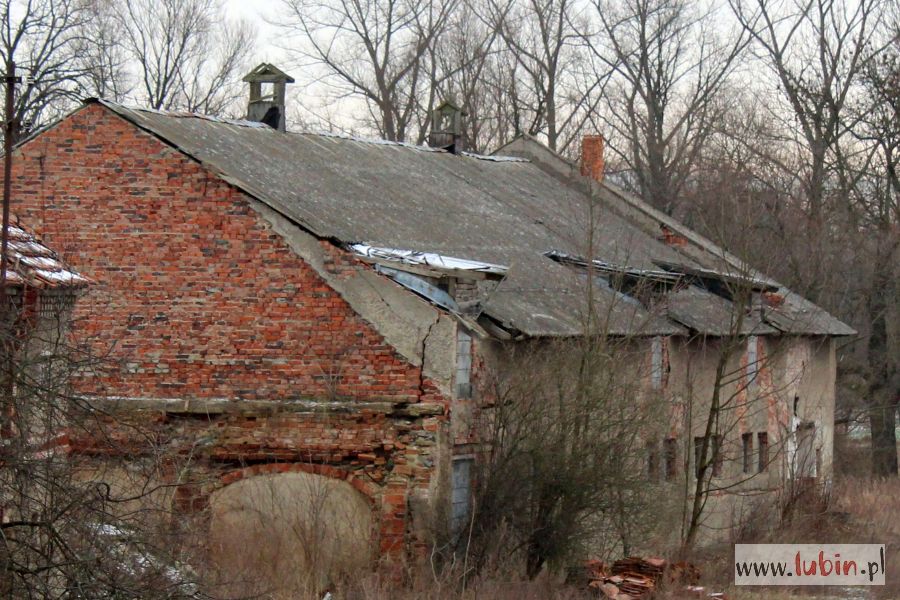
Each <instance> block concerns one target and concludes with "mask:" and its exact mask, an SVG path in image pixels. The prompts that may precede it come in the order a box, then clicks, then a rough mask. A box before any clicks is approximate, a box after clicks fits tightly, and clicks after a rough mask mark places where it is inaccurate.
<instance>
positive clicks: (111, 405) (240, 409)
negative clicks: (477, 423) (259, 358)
mask: <svg viewBox="0 0 900 600" xmlns="http://www.w3.org/2000/svg"><path fill="white" fill-rule="evenodd" d="M84 400H85V402H86V403H88V404H90V405H91V406H93V407H94V408H97V409H99V410H103V411H108V412H118V413H122V412H162V413H168V414H175V415H177V414H182V415H245V416H266V415H274V414H283V413H297V414H300V413H307V414H311V413H324V414H358V413H364V412H368V413H375V414H384V415H389V416H398V417H414V418H416V417H426V416H440V415H443V414H444V406H443V405H442V404H440V403H437V402H419V403H412V404H409V403H396V402H357V401H352V400H348V401H326V400H291V401H283V400H282V401H268V400H225V399H205V398H198V399H183V398H85V399H84Z"/></svg>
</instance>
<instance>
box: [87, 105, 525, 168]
mask: <svg viewBox="0 0 900 600" xmlns="http://www.w3.org/2000/svg"><path fill="white" fill-rule="evenodd" d="M96 100H97V101H98V102H100V103H101V104H103V105H106V106H109V107H110V108H117V109H120V110H129V111H135V112H146V113H151V114H157V115H162V116H165V117H172V118H176V119H202V120H205V121H213V122H215V123H225V124H227V125H234V126H236V127H250V128H253V129H268V130H271V131H275V130H274V129H272V128H271V127H269V126H268V125H266V124H265V123H260V122H258V121H249V120H247V119H228V118H224V117H216V116H213V115H206V114H203V113H196V112H192V111H183V110H161V109H157V108H150V107H146V106H129V105H127V104H123V103H121V102H115V101H112V100H107V99H105V98H96ZM285 133H288V134H289V135H313V136H320V137H329V138H338V139H343V140H349V141H353V142H359V143H361V144H372V145H374V146H399V147H401V148H408V149H410V150H418V151H420V152H437V153H443V154H450V153H449V152H447V150H445V149H443V148H434V147H432V146H428V145H425V144H413V143H411V142H398V141H393V140H386V139H383V138H375V137H366V136H359V135H352V134H349V133H343V132H339V131H287V132H285ZM459 156H464V157H466V158H474V159H476V160H486V161H490V162H531V161H530V160H528V159H527V158H520V157H516V156H495V155H483V154H477V153H475V152H460V153H459Z"/></svg>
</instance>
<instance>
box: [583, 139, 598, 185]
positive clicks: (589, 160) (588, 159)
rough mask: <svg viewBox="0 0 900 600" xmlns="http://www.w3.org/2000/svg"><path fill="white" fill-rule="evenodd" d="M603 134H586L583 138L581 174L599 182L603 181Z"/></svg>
mask: <svg viewBox="0 0 900 600" xmlns="http://www.w3.org/2000/svg"><path fill="white" fill-rule="evenodd" d="M603 146H604V141H603V136H602V135H586V136H584V137H583V138H582V139H581V174H582V175H584V176H587V177H590V178H591V179H593V180H594V181H597V182H598V183H600V182H602V181H603V168H604V162H603Z"/></svg>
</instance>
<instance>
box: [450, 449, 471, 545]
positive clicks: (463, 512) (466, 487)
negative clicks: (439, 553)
mask: <svg viewBox="0 0 900 600" xmlns="http://www.w3.org/2000/svg"><path fill="white" fill-rule="evenodd" d="M474 465H475V459H473V458H471V457H460V458H454V459H453V481H452V490H451V496H450V501H451V509H450V518H451V521H450V530H451V532H452V534H453V535H454V536H457V535H459V534H461V533H462V532H463V531H465V529H466V526H467V525H468V523H469V506H470V502H471V498H472V471H473V467H474Z"/></svg>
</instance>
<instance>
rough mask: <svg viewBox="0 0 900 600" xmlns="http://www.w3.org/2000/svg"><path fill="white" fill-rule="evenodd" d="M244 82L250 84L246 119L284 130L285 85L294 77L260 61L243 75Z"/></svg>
mask: <svg viewBox="0 0 900 600" xmlns="http://www.w3.org/2000/svg"><path fill="white" fill-rule="evenodd" d="M244 82H246V83H249V84H250V99H249V102H248V103H247V120H248V121H257V122H259V123H265V124H266V125H268V126H269V127H271V128H272V129H277V130H278V131H284V130H285V119H284V113H285V87H286V86H287V84H289V83H294V78H293V77H291V76H290V75H288V74H287V73H285V72H284V71H282V70H280V69H279V68H277V67H274V66H272V65H270V64H269V63H262V64H261V65H259V66H258V67H256V68H255V69H253V70H252V71H250V72H249V73H248V74H247V76H246V77H244Z"/></svg>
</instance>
